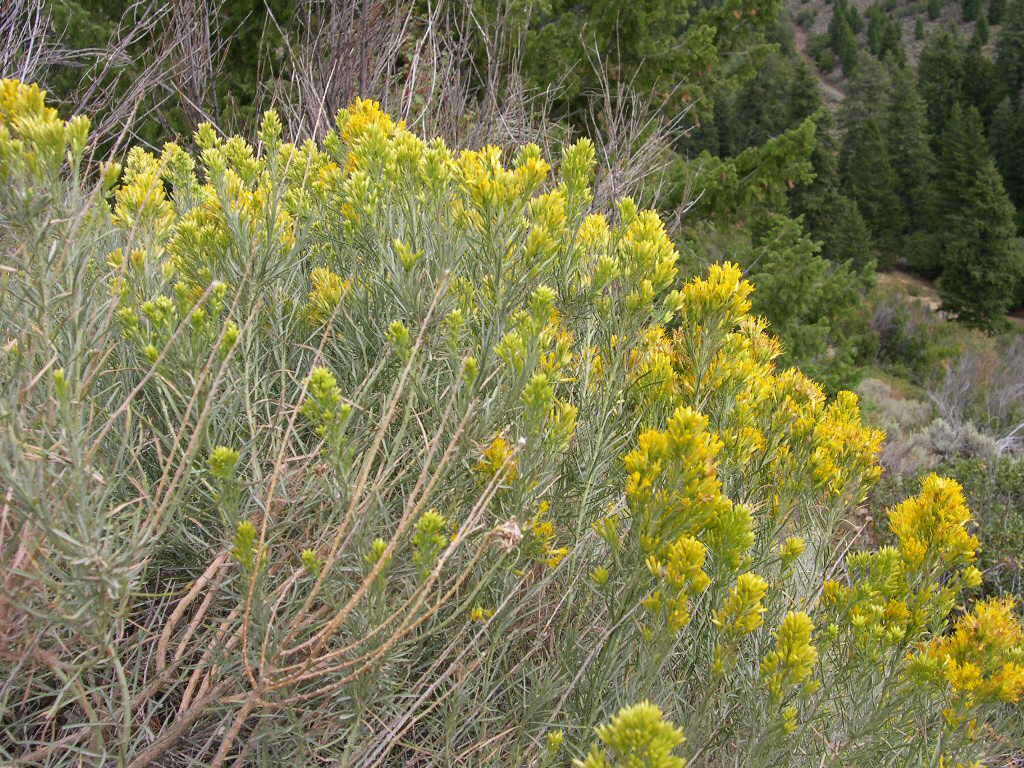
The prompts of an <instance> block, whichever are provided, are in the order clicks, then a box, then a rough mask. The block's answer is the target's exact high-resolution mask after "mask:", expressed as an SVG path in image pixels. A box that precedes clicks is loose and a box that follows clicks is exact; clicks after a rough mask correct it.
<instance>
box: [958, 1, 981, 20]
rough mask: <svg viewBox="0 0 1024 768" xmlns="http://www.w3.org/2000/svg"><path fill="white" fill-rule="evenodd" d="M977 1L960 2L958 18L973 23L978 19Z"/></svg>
mask: <svg viewBox="0 0 1024 768" xmlns="http://www.w3.org/2000/svg"><path fill="white" fill-rule="evenodd" d="M978 6H979V1H978V0H961V2H960V18H961V19H962V20H963V21H974V20H975V19H976V18H978Z"/></svg>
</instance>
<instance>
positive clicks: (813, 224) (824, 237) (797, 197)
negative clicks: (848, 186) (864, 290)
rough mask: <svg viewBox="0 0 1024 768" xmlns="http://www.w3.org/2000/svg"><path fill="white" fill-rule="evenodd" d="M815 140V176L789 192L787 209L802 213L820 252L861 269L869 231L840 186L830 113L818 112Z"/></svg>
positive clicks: (868, 250) (865, 261)
mask: <svg viewBox="0 0 1024 768" xmlns="http://www.w3.org/2000/svg"><path fill="white" fill-rule="evenodd" d="M817 119H818V132H817V138H818V141H817V144H816V145H815V147H814V151H813V152H812V153H811V166H812V168H813V170H814V178H813V179H812V180H810V181H808V182H807V183H805V184H800V185H798V186H797V187H795V188H794V189H793V190H792V192H791V193H790V197H789V205H790V210H791V211H792V213H793V214H794V215H795V216H802V217H803V219H804V223H805V226H806V228H807V232H808V234H809V235H810V236H811V237H812V238H813V239H814V240H817V241H820V242H821V255H822V256H823V257H825V258H827V259H829V260H830V261H835V262H839V263H850V264H851V265H852V266H853V267H854V268H856V269H862V268H864V267H866V266H867V265H868V264H869V263H873V261H872V259H871V235H870V233H869V232H868V228H867V224H865V223H864V217H863V216H861V213H860V210H859V209H858V208H857V205H856V203H854V202H853V201H852V200H851V199H850V198H849V197H847V196H846V195H844V194H843V193H842V191H841V190H840V186H839V183H840V179H839V157H838V154H839V153H838V149H837V147H836V143H835V139H834V138H833V135H832V134H833V121H832V116H831V113H829V112H827V111H822V112H821V113H819V117H818V118H817Z"/></svg>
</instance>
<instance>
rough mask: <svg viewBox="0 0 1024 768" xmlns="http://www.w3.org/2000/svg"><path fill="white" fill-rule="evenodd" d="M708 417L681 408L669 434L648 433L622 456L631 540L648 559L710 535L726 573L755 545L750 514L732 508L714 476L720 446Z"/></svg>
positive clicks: (670, 425) (671, 421) (666, 432)
mask: <svg viewBox="0 0 1024 768" xmlns="http://www.w3.org/2000/svg"><path fill="white" fill-rule="evenodd" d="M707 424H708V421H707V418H706V417H705V416H703V415H702V414H700V413H698V412H696V411H695V410H693V409H692V408H685V407H680V408H678V409H677V410H676V412H675V413H674V414H673V415H672V417H671V418H670V419H669V420H668V424H667V425H666V426H667V429H666V430H665V431H660V430H654V429H652V430H647V431H645V432H643V433H641V434H640V435H639V436H638V438H637V447H636V448H635V449H633V450H632V451H630V452H629V453H628V454H626V456H625V457H624V462H625V467H626V472H627V475H628V476H627V479H626V500H627V502H628V504H629V510H630V515H631V518H632V527H631V530H630V533H631V535H633V536H635V537H637V538H638V539H639V542H640V544H641V546H642V548H643V550H644V552H645V553H646V554H648V555H655V556H656V557H661V556H663V555H664V554H665V553H666V552H667V551H668V548H669V547H670V546H671V544H672V543H673V542H674V541H675V540H676V539H677V538H679V537H680V536H686V535H689V536H699V535H702V534H705V535H707V537H708V540H709V543H710V545H711V550H712V553H713V554H714V556H715V557H716V559H718V560H719V561H720V562H721V563H722V564H723V565H724V566H725V567H727V568H738V567H739V565H740V563H741V561H742V559H743V555H744V554H745V553H746V550H747V549H748V548H749V547H750V545H751V544H752V543H753V518H752V516H751V514H750V510H749V509H747V508H746V507H743V506H742V505H736V504H733V502H732V501H730V500H729V499H728V498H727V497H726V496H725V495H724V494H723V493H722V485H721V483H720V482H719V480H718V477H717V474H716V472H715V458H716V457H717V455H718V453H719V451H720V450H721V448H722V443H721V441H720V440H719V439H718V438H717V437H715V436H714V435H713V434H711V433H710V432H708V431H707Z"/></svg>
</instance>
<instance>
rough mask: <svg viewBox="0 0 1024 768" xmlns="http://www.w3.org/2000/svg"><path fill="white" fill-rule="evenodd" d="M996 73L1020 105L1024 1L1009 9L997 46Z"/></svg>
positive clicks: (1023, 76)
mask: <svg viewBox="0 0 1024 768" xmlns="http://www.w3.org/2000/svg"><path fill="white" fill-rule="evenodd" d="M996 71H997V73H998V76H999V79H1000V81H1001V82H1002V86H1003V92H1004V93H1005V94H1007V95H1009V97H1010V98H1011V99H1012V100H1013V103H1014V104H1017V103H1019V102H1020V92H1021V87H1022V86H1024V0H1013V2H1012V3H1011V4H1010V6H1009V7H1008V8H1007V11H1006V14H1005V18H1004V19H1003V28H1002V31H1001V32H1000V33H999V42H998V43H997V44H996Z"/></svg>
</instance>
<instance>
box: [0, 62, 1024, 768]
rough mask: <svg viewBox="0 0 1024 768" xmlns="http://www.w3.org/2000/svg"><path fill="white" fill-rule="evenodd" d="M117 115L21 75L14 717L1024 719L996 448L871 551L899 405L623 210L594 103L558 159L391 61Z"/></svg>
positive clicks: (11, 487)
mask: <svg viewBox="0 0 1024 768" xmlns="http://www.w3.org/2000/svg"><path fill="white" fill-rule="evenodd" d="M87 128H88V123H87V121H85V120H84V119H82V118H75V119H73V120H71V121H68V122H64V121H62V120H60V119H59V118H58V117H57V115H56V114H55V113H54V112H53V111H52V110H48V109H47V108H46V107H45V105H44V102H43V96H42V94H41V92H39V91H38V90H37V89H35V88H34V87H32V86H26V85H23V84H20V83H17V82H12V81H4V82H3V85H2V87H0V211H2V213H0V240H2V242H3V244H4V254H5V256H4V265H3V272H0V281H2V282H3V292H2V294H0V296H2V298H0V302H2V303H0V309H2V314H0V341H2V344H3V346H2V356H0V372H2V376H0V382H2V387H3V388H2V398H0V423H2V424H3V427H4V429H3V433H2V437H0V440H2V441H3V443H2V446H3V450H0V472H2V475H0V477H2V481H3V482H2V487H3V488H4V489H6V490H5V492H4V495H3V496H2V498H0V502H2V505H3V506H2V511H3V514H2V516H0V547H2V549H3V552H2V554H3V557H2V562H3V564H4V565H3V569H4V571H3V579H4V582H3V583H4V590H3V593H2V594H3V597H2V602H0V618H2V619H3V621H0V627H2V630H0V631H2V633H3V634H2V635H0V663H2V665H3V673H4V675H3V677H4V679H6V680H7V681H8V683H7V684H5V685H4V686H3V687H2V690H0V712H3V715H2V728H3V734H4V736H3V739H2V740H0V750H2V754H3V757H4V760H5V761H7V762H14V763H15V764H18V763H19V762H20V763H21V764H31V765H65V764H67V765H70V764H72V763H78V762H83V761H84V762H88V761H94V762H96V764H105V763H107V762H117V763H118V764H120V765H128V766H142V765H148V764H151V763H153V762H154V761H159V762H161V763H163V762H168V761H170V762H175V763H184V764H202V765H212V766H221V765H224V764H225V763H226V762H227V761H229V760H231V761H233V763H234V764H236V765H248V764H261V763H262V762H264V761H277V762H283V763H284V764H293V763H294V764H310V763H315V762H321V761H323V762H332V763H334V764H338V765H395V766H398V765H418V764H424V765H426V764H443V765H463V764H464V765H495V766H497V765H502V766H507V765H517V764H523V765H570V764H572V763H573V761H576V764H578V765H582V766H611V765H614V766H679V765H682V764H683V762H684V761H686V762H687V764H690V765H723V766H724V765H736V764H742V765H773V766H774V765H781V764H793V765H815V766H818V765H823V764H828V765H861V764H863V765H908V764H909V765H922V764H928V765H937V764H939V763H940V761H941V763H942V764H945V765H953V764H956V763H957V762H958V761H959V762H961V763H964V764H966V763H969V762H971V761H972V760H975V759H979V758H984V757H992V756H993V755H995V754H997V753H998V750H999V749H1005V748H1006V747H1004V746H1000V745H1001V744H1002V742H999V741H998V740H997V739H992V738H987V737H986V734H994V733H999V734H1004V739H1005V738H1006V737H1005V734H1007V733H1012V732H1011V731H1007V730H1005V728H1004V723H1005V722H1007V718H1008V717H1009V716H1010V714H1011V713H1010V712H1009V710H1008V708H1009V707H1010V706H1012V704H1013V703H1014V702H1016V701H1017V700H1018V699H1019V697H1020V696H1021V693H1022V685H1024V683H1022V668H1021V664H1022V654H1024V641H1022V634H1021V626H1020V621H1019V618H1018V617H1017V615H1016V614H1015V613H1014V608H1013V606H1011V605H1010V604H1009V603H1005V602H1002V603H1000V602H995V603H992V602H990V603H979V604H977V605H976V606H974V608H972V609H971V611H970V612H968V613H965V614H963V615H962V616H959V617H957V618H954V613H955V612H956V610H957V605H958V604H959V603H960V602H962V601H964V600H967V599H969V597H970V594H971V593H970V590H972V589H973V588H974V587H976V586H977V585H978V583H979V579H980V574H979V573H978V571H977V569H976V568H975V567H974V565H973V562H974V559H975V556H976V551H977V547H978V543H977V541H976V540H975V539H974V538H973V536H972V535H971V533H970V530H969V525H970V513H969V512H968V510H967V508H966V506H965V505H964V503H963V498H962V495H961V494H960V489H959V487H958V486H957V485H956V484H955V483H953V482H952V481H948V480H942V479H940V478H929V479H928V480H926V481H925V483H924V485H923V488H922V490H921V493H920V495H919V496H916V497H913V498H911V499H909V500H907V501H905V502H903V503H902V504H900V505H898V506H896V507H894V508H893V509H892V510H891V511H890V513H889V518H890V522H891V527H892V530H893V532H894V534H895V536H896V538H897V540H898V546H895V547H886V548H882V549H879V550H877V551H868V552H855V553H849V552H848V546H847V545H848V542H847V541H846V540H845V539H844V534H843V530H844V529H843V528H842V526H841V523H842V522H843V521H844V520H845V519H846V518H847V517H848V515H849V513H850V512H851V510H852V509H853V508H854V507H855V506H856V505H857V504H859V503H860V502H861V501H862V500H863V498H864V496H865V494H866V493H867V491H868V489H869V488H870V487H871V485H872V483H874V482H875V480H876V479H877V478H878V477H879V474H880V469H879V468H878V465H877V462H876V458H877V454H878V451H879V447H880V442H881V439H882V435H881V433H879V432H877V431H874V430H872V429H869V428H867V427H866V426H865V425H864V424H862V422H861V419H860V413H859V409H858V404H857V399H856V397H855V396H854V395H852V394H851V393H846V392H844V393H840V394H839V395H838V396H837V397H836V398H834V399H832V400H829V399H827V398H826V397H825V395H824V394H823V392H822V390H821V388H820V387H819V386H818V385H816V384H815V383H814V382H813V381H811V380H809V379H808V378H807V377H805V376H803V375H802V374H801V373H800V372H799V371H795V370H779V369H778V368H777V367H776V365H775V360H776V358H777V357H778V356H779V354H780V351H781V350H780V347H779V345H778V343H777V342H776V341H775V340H774V339H773V338H772V337H771V336H770V335H769V334H768V333H767V330H766V327H765V325H764V323H763V322H762V321H760V320H759V319H757V318H756V317H752V316H750V314H749V309H750V304H749V299H748V296H749V294H750V291H751V288H750V286H749V285H748V284H747V283H746V282H744V281H743V280H742V276H741V274H740V272H739V270H738V269H737V268H736V267H734V266H732V265H729V264H725V265H719V266H715V267H713V268H712V269H711V270H710V271H709V273H708V275H707V276H706V277H701V278H698V279H695V280H693V281H691V282H688V283H685V284H680V283H679V280H678V278H677V262H678V260H679V255H678V253H677V251H676V249H675V247H674V245H673V243H672V241H671V240H670V238H669V237H668V234H667V233H666V231H665V228H664V226H663V224H662V222H661V221H660V219H659V218H658V216H657V215H656V214H655V213H654V212H651V211H641V210H638V208H637V206H636V205H635V204H634V203H633V202H632V201H630V200H628V199H626V200H623V201H621V202H620V203H619V205H618V208H617V210H616V211H615V212H614V213H612V214H609V213H608V212H604V213H602V212H599V211H594V210H592V205H591V191H590V181H591V178H592V175H593V169H594V162H595V160H594V151H593V148H592V146H591V145H590V143H589V142H587V141H586V140H583V141H580V142H578V143H576V144H574V145H572V146H570V147H567V148H566V149H565V151H564V152H563V154H562V156H561V158H560V160H559V162H558V164H557V165H558V170H557V172H555V173H553V172H552V168H551V167H550V166H549V164H548V162H547V161H545V160H544V159H543V158H542V157H541V154H540V151H539V149H538V148H536V147H533V146H527V147H524V148H522V149H521V150H519V151H518V152H517V153H516V154H515V155H514V156H512V157H511V158H510V159H509V160H507V161H506V160H505V159H504V158H503V157H502V154H501V152H499V151H498V150H497V149H495V148H493V147H488V148H485V149H483V150H480V151H464V152H454V151H452V150H451V149H449V148H448V147H446V146H445V145H444V144H443V143H442V142H440V141H432V142H427V141H423V140H421V139H420V138H418V137H416V136H413V135H412V134H410V133H409V132H408V131H406V130H405V129H404V127H403V126H402V125H401V124H397V123H395V122H394V121H392V120H391V118H390V117H388V116H387V115H386V114H384V113H383V112H381V111H380V109H379V108H378V107H377V106H376V105H375V104H373V103H372V102H365V101H361V102H357V103H356V104H354V105H353V106H352V107H351V108H349V109H347V110H342V111H341V112H340V113H339V114H338V116H337V120H336V130H335V131H334V132H332V133H331V134H329V135H328V136H327V137H326V139H325V140H324V141H323V143H322V144H321V145H316V144H313V143H307V144H305V145H303V146H298V147H297V146H294V145H291V144H288V143H284V142H283V141H282V140H281V134H282V129H281V125H280V123H279V122H278V120H277V118H276V116H275V115H274V114H273V113H268V114H267V115H266V117H265V119H264V121H263V124H262V129H261V131H260V134H259V137H258V142H257V144H256V145H255V146H253V145H249V144H248V143H246V142H245V141H243V140H241V139H239V138H229V139H224V138H221V137H219V136H218V135H217V134H216V132H215V131H214V129H213V128H212V127H210V126H204V127H203V128H201V129H200V130H199V131H198V133H197V135H196V144H197V146H198V147H199V153H198V155H197V156H193V155H192V154H190V153H189V152H186V151H185V150H183V149H181V148H179V147H177V146H175V145H171V144H169V145H167V146H165V147H164V149H163V150H162V152H161V153H160V154H159V155H155V154H151V153H148V152H146V151H144V150H142V149H140V148H136V149H133V150H132V151H131V152H130V153H129V154H128V156H127V159H126V161H125V164H124V167H123V169H122V168H118V167H115V166H105V167H103V168H101V169H92V168H91V167H89V168H87V167H85V165H84V164H83V156H84V150H85V147H86V145H87V141H88V133H87ZM950 632H951V634H950ZM638 702H639V703H638ZM616 713H618V714H616ZM595 728H596V731H595V730H594V729H595ZM684 732H685V734H686V738H685V740H684V738H683V733H684Z"/></svg>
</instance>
